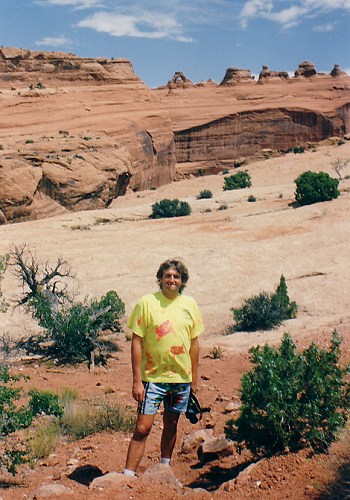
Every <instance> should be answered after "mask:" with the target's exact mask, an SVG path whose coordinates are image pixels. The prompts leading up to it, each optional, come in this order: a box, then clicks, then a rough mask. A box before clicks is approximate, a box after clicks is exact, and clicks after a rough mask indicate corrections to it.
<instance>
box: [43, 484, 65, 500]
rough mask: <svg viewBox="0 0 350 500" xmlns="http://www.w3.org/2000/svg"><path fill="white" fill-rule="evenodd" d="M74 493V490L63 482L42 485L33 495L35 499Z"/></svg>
mask: <svg viewBox="0 0 350 500" xmlns="http://www.w3.org/2000/svg"><path fill="white" fill-rule="evenodd" d="M68 494H69V495H72V494H74V491H73V490H72V488H68V487H67V486H64V485H63V484H45V485H44V486H40V488H38V489H37V490H36V491H35V492H34V495H33V499H35V500H40V499H41V498H53V497H60V496H62V495H68Z"/></svg>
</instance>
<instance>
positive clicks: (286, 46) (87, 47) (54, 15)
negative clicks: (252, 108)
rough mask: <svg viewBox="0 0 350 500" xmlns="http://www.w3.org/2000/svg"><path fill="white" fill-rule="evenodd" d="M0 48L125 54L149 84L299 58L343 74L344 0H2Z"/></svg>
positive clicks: (346, 46)
mask: <svg viewBox="0 0 350 500" xmlns="http://www.w3.org/2000/svg"><path fill="white" fill-rule="evenodd" d="M0 45H2V46H4V47H18V48H25V49H30V50H43V51H63V52H73V53H74V54H76V55H78V56H80V57H107V58H110V59H111V58H114V59H117V58H126V59H129V60H130V61H131V63H132V64H133V67H134V70H135V73H136V74H137V75H138V76H140V77H141V78H142V80H143V81H144V82H145V83H146V84H147V85H148V86H149V87H151V88H154V87H157V86H160V85H166V83H167V82H168V81H169V80H170V79H171V78H172V77H173V75H174V73H175V72H176V71H182V72H183V73H184V74H185V75H186V77H187V78H189V79H190V80H192V81H193V82H194V83H198V82H200V81H202V80H208V79H210V78H211V79H213V80H215V81H216V82H217V83H220V82H221V81H222V79H223V78H224V76H225V72H226V69H228V68H231V67H237V68H240V69H249V70H250V71H251V73H252V75H258V74H259V72H260V71H261V68H262V66H263V65H266V66H268V67H269V68H270V69H271V70H273V71H288V72H290V73H292V74H294V71H295V70H296V69H298V66H299V64H300V63H301V62H303V61H306V60H307V61H310V62H312V63H314V64H315V67H316V70H317V71H318V72H326V73H329V72H330V71H331V70H332V69H333V66H334V64H339V65H340V67H341V68H342V69H343V70H344V71H346V72H347V73H348V74H349V75H350V0H210V1H206V0H1V17H0Z"/></svg>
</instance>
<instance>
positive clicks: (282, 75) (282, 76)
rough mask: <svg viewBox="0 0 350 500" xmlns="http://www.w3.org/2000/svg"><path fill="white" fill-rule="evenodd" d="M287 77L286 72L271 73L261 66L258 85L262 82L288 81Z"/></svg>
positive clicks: (266, 67) (267, 68)
mask: <svg viewBox="0 0 350 500" xmlns="http://www.w3.org/2000/svg"><path fill="white" fill-rule="evenodd" d="M288 78H289V75H288V72H287V71H271V70H270V69H269V67H268V66H263V67H262V70H261V72H260V74H259V79H258V83H262V82H263V81H267V80H268V81H269V82H271V81H276V80H277V81H280V80H288Z"/></svg>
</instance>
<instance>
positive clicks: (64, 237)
mask: <svg viewBox="0 0 350 500" xmlns="http://www.w3.org/2000/svg"><path fill="white" fill-rule="evenodd" d="M347 158H350V143H349V142H346V144H344V145H342V146H332V145H330V144H329V143H326V144H323V145H320V146H318V147H317V148H316V151H315V152H311V151H310V152H307V153H305V154H298V155H295V154H288V155H286V156H283V157H280V158H273V159H269V160H264V161H255V162H254V163H251V164H248V165H247V166H246V167H245V168H246V169H247V170H248V171H249V173H250V175H251V177H252V187H251V188H250V189H244V190H238V191H223V176H222V175H217V176H205V177H199V178H192V179H188V180H184V181H180V182H175V183H172V184H171V185H168V186H164V187H162V188H159V189H157V190H156V191H147V192H140V193H130V194H128V195H126V196H125V197H123V198H119V199H117V200H115V202H114V203H113V205H112V206H111V207H110V208H109V209H108V210H103V211H90V212H80V213H67V214H65V215H62V216H58V217H54V218H50V219H45V220H40V221H33V222H26V223H20V224H15V225H7V226H2V227H0V253H1V254H4V253H6V252H8V251H9V249H10V248H11V247H12V246H13V245H22V244H26V245H28V247H29V248H31V249H32V251H33V252H35V254H36V255H37V258H38V259H39V260H43V261H49V262H51V263H54V262H55V260H56V258H57V257H58V256H62V257H63V258H64V259H66V260H67V261H68V262H69V263H70V264H71V266H72V269H73V270H74V272H75V273H76V275H77V278H78V283H79V284H78V285H75V286H76V287H77V289H78V291H79V292H80V294H81V295H80V296H81V297H83V296H85V295H89V296H91V297H95V296H97V297H98V296H101V295H102V294H104V293H105V292H106V291H108V290H110V289H114V290H116V291H117V292H118V294H119V295H120V297H121V298H122V299H123V301H124V302H125V304H126V312H127V314H128V313H129V312H130V311H131V309H132V307H133V305H134V303H135V302H136V300H137V299H138V298H139V297H140V296H141V295H143V294H144V293H147V292H149V291H151V290H154V289H156V278H155V274H156V271H157V269H158V266H159V264H160V262H162V261H163V260H165V259H166V258H168V257H172V256H179V257H181V258H183V259H184V261H185V263H186V264H187V266H188V268H189V271H190V281H189V284H188V287H187V289H186V293H189V294H190V295H192V296H194V297H195V298H196V300H197V302H198V303H199V305H200V308H201V310H202V313H203V318H204V322H205V326H206V331H205V333H204V334H203V336H202V339H201V345H202V351H201V361H200V374H201V377H202V378H201V384H200V389H199V396H200V397H201V398H202V400H203V401H205V402H208V404H209V405H210V406H211V407H212V414H211V417H213V418H214V420H215V425H214V433H216V434H221V433H222V432H223V426H224V422H225V420H226V419H227V418H228V417H227V415H226V414H225V413H224V406H225V404H227V401H230V400H231V399H232V397H234V396H237V394H238V391H239V381H240V377H241V375H242V374H243V372H244V371H245V370H246V369H247V368H248V367H249V360H248V355H247V352H248V348H249V347H250V346H252V345H255V344H257V343H259V344H262V343H265V342H270V343H278V342H279V340H280V338H281V336H282V334H283V333H284V332H285V331H288V332H289V333H290V334H291V335H292V337H293V339H294V340H295V342H296V343H297V345H298V346H300V347H303V346H305V345H308V344H309V342H310V341H311V340H315V341H317V342H319V343H320V344H321V345H325V343H327V344H328V340H329V338H330V335H331V333H332V331H333V329H334V328H336V329H337V330H339V332H340V333H341V334H342V335H343V337H344V344H343V348H344V358H345V359H347V360H349V359H350V336H349V325H350V313H349V305H350V304H349V297H350V293H349V292H350V285H349V280H348V273H347V270H348V261H349V249H350V248H349V246H350V224H349V208H350V195H349V191H350V179H347V178H345V177H346V176H348V175H349V174H350V165H348V166H347V168H346V169H345V170H344V171H343V172H342V174H343V177H344V179H343V180H342V181H341V182H340V191H341V195H340V197H339V198H338V199H336V200H333V201H331V202H326V203H319V204H315V205H311V206H307V207H302V208H293V206H291V203H292V202H293V200H294V190H295V184H294V179H295V178H296V177H297V176H298V175H299V174H300V173H302V172H304V171H305V170H313V171H321V170H322V171H326V172H329V173H330V174H331V175H332V176H335V172H334V169H333V167H332V165H331V163H332V161H334V160H336V159H342V160H345V159H347ZM204 189H209V190H211V191H212V193H213V198H211V199H205V200H199V199H197V195H198V194H199V192H200V191H202V190H204ZM249 195H254V196H255V197H256V202H254V203H250V202H248V201H247V198H248V196H249ZM164 198H179V199H181V200H186V201H188V202H189V203H190V205H191V207H192V214H191V215H190V216H189V217H182V218H176V219H167V220H165V219H162V220H151V219H149V215H150V213H151V206H152V204H153V203H154V202H155V201H159V200H161V199H164ZM223 206H227V208H225V209H222V207H223ZM281 274H283V275H284V276H285V278H286V281H287V286H288V292H289V296H290V298H291V300H295V301H296V302H297V304H298V307H299V312H298V316H297V318H296V319H294V320H290V321H288V322H286V323H285V324H283V325H282V326H281V327H280V328H278V329H276V330H273V331H271V332H256V333H253V334H252V333H250V334H248V333H244V332H242V333H237V334H234V335H225V331H226V328H227V327H228V326H230V325H231V324H232V313H231V311H230V309H231V308H232V307H238V306H239V305H241V303H242V301H243V300H244V299H245V298H248V297H250V296H252V295H253V294H257V293H259V292H261V291H270V292H272V291H274V290H275V288H276V286H277V284H278V282H279V279H280V276H281ZM3 289H4V291H5V293H6V296H13V294H16V293H19V291H20V289H19V287H18V283H16V282H15V280H14V277H13V276H12V275H11V274H10V273H8V274H7V275H6V277H5V281H4V286H3ZM123 322H125V319H124V320H123ZM35 328H36V327H35V325H34V324H33V323H32V322H31V320H30V318H29V317H28V316H25V315H24V314H22V313H20V312H19V311H17V310H16V311H14V312H12V311H8V312H7V314H6V315H2V332H5V333H6V334H9V335H10V336H15V337H20V336H22V335H24V334H26V335H28V334H30V333H31V332H33V331H35ZM120 344H121V346H122V348H123V350H122V353H121V354H120V355H119V356H118V359H116V360H114V361H112V362H111V364H110V365H109V367H108V368H107V369H102V368H98V369H97V370H96V372H95V373H93V374H89V372H88V371H87V368H86V366H82V367H76V368H71V367H67V368H60V369H52V368H48V367H47V366H45V365H40V363H37V364H36V365H34V364H29V365H28V364H22V365H20V368H21V369H22V370H23V371H24V372H26V373H28V374H29V375H30V377H31V380H30V382H29V383H28V388H29V385H30V386H35V387H38V388H43V387H45V388H53V389H55V388H56V389H58V388H62V387H65V386H67V385H70V384H71V385H72V386H74V387H76V388H77V390H78V391H79V394H81V395H82V396H84V397H88V396H96V395H100V394H102V393H103V391H104V390H105V389H106V388H107V387H113V388H114V390H115V391H116V393H115V396H113V397H115V398H118V400H120V401H121V402H122V403H125V404H128V405H132V404H133V403H132V399H131V396H130V381H131V379H130V377H131V372H130V362H129V346H130V344H129V343H128V342H127V341H126V340H125V338H124V337H122V338H121V339H120ZM214 346H216V347H218V346H220V347H222V349H223V351H224V357H223V359H221V360H213V359H211V358H210V357H209V356H208V355H209V353H210V351H211V349H212V348H213V347H214ZM203 376H205V377H208V379H207V380H206V379H205V377H204V378H203ZM200 425H201V426H203V427H205V425H206V421H203V423H201V424H200ZM160 429H161V425H160V420H159V421H158V423H157V424H156V427H155V430H154V433H153V434H152V437H151V438H150V440H149V443H148V448H147V454H146V456H145V458H144V461H143V463H142V468H141V474H142V472H143V471H144V470H145V469H146V467H147V466H148V465H149V464H151V463H154V462H155V461H156V460H157V457H158V440H159V433H160ZM191 430H193V429H192V428H191V426H190V424H189V423H188V422H187V421H186V422H185V421H183V423H182V425H181V430H180V436H179V443H178V445H177V449H176V454H175V456H174V471H175V473H176V475H177V477H179V479H180V480H181V481H182V482H183V484H185V485H187V486H189V485H191V486H192V487H193V486H194V485H196V486H201V487H205V488H207V490H208V491H209V492H210V495H211V496H212V497H217V498H252V499H253V498H262V499H265V498H269V499H273V500H277V499H280V498H292V499H295V500H297V499H299V498H310V497H311V498H316V494H318V493H320V491H322V488H323V486H324V485H325V484H327V483H329V482H332V481H333V480H334V479H335V474H336V472H335V471H336V465H337V464H339V463H340V462H341V459H343V458H344V456H345V452H346V447H344V446H343V447H341V446H340V445H339V446H338V445H336V446H335V447H333V448H332V453H331V454H330V455H328V456H324V455H322V456H321V457H320V456H317V457H313V458H310V457H309V456H308V455H307V454H305V452H301V453H299V454H292V455H289V456H287V457H284V456H282V457H274V458H271V459H270V460H269V461H268V462H265V463H264V464H262V465H261V467H260V468H258V469H257V476H256V477H255V479H254V481H255V483H254V484H255V486H254V485H253V484H249V485H248V486H246V487H242V488H241V489H240V490H239V491H235V492H234V493H233V492H230V493H224V492H222V491H220V492H219V491H217V490H215V488H216V487H217V484H216V486H215V488H214V486H213V484H214V482H215V481H216V483H219V484H220V481H221V482H223V481H224V480H227V478H228V477H234V475H235V474H237V471H238V469H239V466H240V465H239V464H240V463H241V464H242V463H246V462H245V461H246V460H248V458H247V457H246V456H243V457H241V458H238V456H235V457H234V458H228V459H225V460H224V461H223V462H218V461H217V462H215V463H213V464H209V465H207V466H206V467H204V468H200V467H197V466H196V464H197V460H196V457H195V456H191V457H184V456H181V454H180V453H179V451H180V445H181V439H182V437H183V435H184V434H186V433H189V432H191ZM129 437H130V436H129V435H120V434H112V435H111V434H102V435H98V436H95V437H92V438H86V439H85V440H83V441H81V442H74V443H65V444H62V445H61V446H60V447H59V449H58V450H56V452H55V454H54V455H53V457H51V458H50V459H47V460H46V461H43V463H42V464H41V465H40V464H38V465H37V467H36V468H35V469H34V471H33V472H32V471H28V470H27V471H26V472H23V473H22V475H20V476H19V478H18V480H17V483H16V484H13V485H12V486H11V487H10V488H9V489H7V488H2V489H0V496H2V497H3V498H4V499H5V500H15V499H16V500H17V499H19V498H32V495H33V491H35V488H36V487H37V486H38V485H40V484H44V483H48V482H61V483H64V484H66V485H69V486H70V487H73V489H74V491H75V496H74V498H75V497H76V498H92V499H94V498H99V499H112V498H121V499H122V500H124V499H126V498H147V499H148V498H149V499H150V498H174V497H176V495H175V493H174V491H173V490H171V489H170V490H169V488H164V487H162V486H159V487H158V486H155V485H148V486H147V485H146V486H145V485H144V484H143V483H142V484H141V483H138V484H137V485H136V486H135V485H131V486H130V487H128V488H126V489H125V490H123V491H118V492H117V493H113V494H112V493H107V492H99V493H98V494H97V493H92V492H90V491H89V490H88V489H87V486H86V484H85V485H84V484H82V483H79V482H77V481H73V480H71V479H69V478H68V477H67V476H66V474H65V471H66V468H67V463H68V461H69V460H70V459H71V458H77V459H78V461H79V464H80V465H86V464H90V465H93V466H96V467H99V468H100V469H101V471H103V472H106V471H108V470H109V471H110V470H118V471H121V470H122V467H123V464H124V458H125V453H126V449H127V444H128V440H129ZM337 446H338V448H337ZM240 460H241V462H239V461H240ZM227 470H228V471H230V472H227ZM230 474H231V476H230ZM214 477H216V479H215V480H214V479H213V478H214ZM256 481H258V482H259V481H260V483H259V484H262V486H259V490H258V493H257V490H256V489H254V488H256V485H257V484H258V483H257V482H256ZM203 495H204V493H203ZM207 495H208V494H207ZM63 498H64V497H63ZM67 498H68V497H67ZM69 498H71V497H69ZM189 498H191V496H189ZM196 498H201V496H200V494H199V493H198V494H197V496H196ZM203 498H207V496H203Z"/></svg>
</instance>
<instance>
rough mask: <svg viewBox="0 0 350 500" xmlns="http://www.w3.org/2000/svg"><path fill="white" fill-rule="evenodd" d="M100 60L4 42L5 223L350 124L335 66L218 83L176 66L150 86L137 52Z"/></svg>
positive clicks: (1, 162)
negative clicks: (325, 71) (135, 63)
mask: <svg viewBox="0 0 350 500" xmlns="http://www.w3.org/2000/svg"><path fill="white" fill-rule="evenodd" d="M91 61H92V62H91ZM101 61H102V60H90V59H80V58H78V57H77V56H74V55H73V54H64V53H43V52H30V51H29V50H20V49H5V48H1V49H0V112H1V117H2V123H1V129H0V224H4V223H7V222H12V221H22V220H28V219H35V218H41V217H48V216H51V215H53V214H58V213H62V212H64V211H76V210H89V209H96V208H105V207H108V206H109V205H110V204H111V203H112V202H113V200H115V199H116V198H118V197H120V196H123V195H124V194H125V193H127V192H128V191H134V192H137V191H142V190H147V189H155V188H158V187H160V186H163V185H165V184H168V183H171V182H173V181H174V180H177V179H179V178H182V177H183V176H184V175H185V176H188V175H190V174H191V173H196V172H198V169H199V168H201V169H202V170H203V171H205V172H214V171H215V172H216V171H218V170H222V168H223V165H224V164H225V162H226V163H227V162H231V164H233V165H234V164H235V162H237V161H238V160H239V161H240V163H241V160H244V159H246V158H250V157H253V156H256V155H259V154H260V155H261V154H262V152H263V150H265V149H269V150H271V151H276V152H278V151H281V150H286V149H288V148H291V147H293V146H296V145H303V144H306V143H308V142H312V143H314V142H318V141H322V140H324V139H326V138H328V137H332V136H338V137H342V136H344V137H346V134H348V133H349V131H350V112H349V110H350V93H349V90H350V77H349V76H348V75H346V74H344V72H342V71H341V70H340V68H339V66H337V65H336V66H335V67H334V71H333V72H332V73H333V74H332V75H323V76H322V78H315V79H312V80H311V81H310V80H307V78H300V77H298V78H290V79H288V82H290V83H292V85H286V84H285V82H286V81H287V75H286V74H284V73H283V72H274V71H270V70H269V68H268V67H267V66H263V70H262V72H261V76H260V78H259V83H261V82H263V83H264V84H263V85H251V83H254V79H253V77H252V76H251V74H250V71H249V70H240V69H238V68H229V69H228V70H227V71H226V75H225V79H224V80H223V82H222V83H221V85H216V84H215V82H213V81H209V80H208V82H206V83H204V82H203V83H202V84H198V85H193V83H192V82H191V81H190V80H189V79H188V78H187V77H186V76H185V75H184V74H183V73H181V72H176V73H175V74H174V77H173V79H172V80H171V82H169V86H168V87H166V86H165V87H163V88H159V89H154V90H151V89H148V88H147V87H146V85H144V84H143V82H142V81H141V80H140V79H139V78H138V77H136V76H135V74H134V73H133V69H132V66H131V64H130V63H129V62H128V61H125V60H117V61H107V60H103V61H104V62H101ZM299 68H300V75H301V74H303V75H304V76H305V75H311V74H314V73H313V71H315V70H314V66H313V65H312V63H308V62H304V63H301V65H299ZM335 77H336V84H335ZM51 78H52V79H51ZM33 82H36V84H35V85H34V83H33ZM38 82H41V85H38ZM116 83H118V85H116ZM245 83H248V85H245ZM270 84H271V85H270ZM28 86H30V87H31V88H30V89H28ZM178 87H181V92H174V93H173V94H172V93H171V90H172V88H178ZM291 87H292V91H290V89H291ZM289 92H290V93H289Z"/></svg>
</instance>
